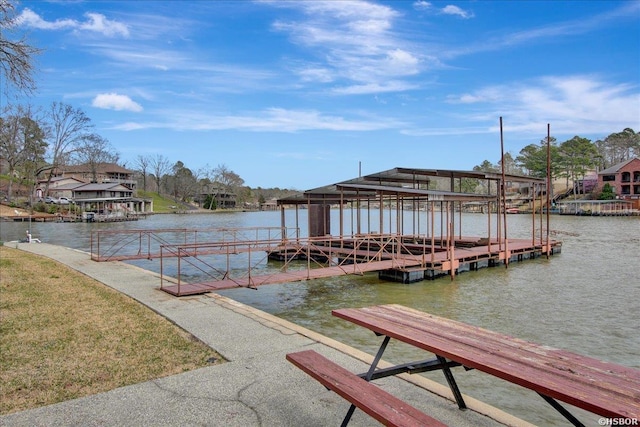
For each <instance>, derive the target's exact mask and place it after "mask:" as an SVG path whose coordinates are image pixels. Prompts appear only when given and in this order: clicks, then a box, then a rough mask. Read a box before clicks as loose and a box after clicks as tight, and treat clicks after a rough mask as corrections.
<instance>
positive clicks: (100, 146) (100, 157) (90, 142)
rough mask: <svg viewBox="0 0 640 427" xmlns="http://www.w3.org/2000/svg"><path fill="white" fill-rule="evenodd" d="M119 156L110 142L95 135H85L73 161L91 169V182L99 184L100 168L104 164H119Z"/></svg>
mask: <svg viewBox="0 0 640 427" xmlns="http://www.w3.org/2000/svg"><path fill="white" fill-rule="evenodd" d="M118 158H119V156H118V154H117V153H116V152H115V150H114V149H113V147H112V146H111V144H110V143H109V141H108V140H106V139H105V138H103V137H101V136H100V135H97V134H95V133H92V134H88V135H85V137H84V138H82V141H81V142H80V145H79V146H78V148H77V149H76V150H75V152H74V153H73V160H74V161H75V162H76V163H78V164H81V165H87V166H89V168H90V169H91V182H98V167H99V166H100V165H101V164H104V163H117V162H118Z"/></svg>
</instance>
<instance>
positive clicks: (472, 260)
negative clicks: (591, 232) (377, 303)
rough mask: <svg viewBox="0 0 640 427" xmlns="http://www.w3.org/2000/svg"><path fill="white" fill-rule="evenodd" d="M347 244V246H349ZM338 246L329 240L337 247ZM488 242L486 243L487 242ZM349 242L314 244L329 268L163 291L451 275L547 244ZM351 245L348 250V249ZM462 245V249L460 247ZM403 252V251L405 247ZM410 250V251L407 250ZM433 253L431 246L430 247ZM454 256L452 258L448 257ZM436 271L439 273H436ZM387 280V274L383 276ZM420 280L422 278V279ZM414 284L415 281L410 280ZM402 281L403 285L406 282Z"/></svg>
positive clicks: (554, 246)
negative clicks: (390, 247) (391, 274)
mask: <svg viewBox="0 0 640 427" xmlns="http://www.w3.org/2000/svg"><path fill="white" fill-rule="evenodd" d="M478 240H479V239H474V238H466V239H464V241H478ZM349 242H351V244H349ZM335 243H336V242H333V244H335ZM487 243H488V242H487ZM351 245H353V240H348V241H345V242H344V245H343V247H342V248H341V247H333V246H323V245H318V244H317V243H316V244H314V245H313V246H312V247H313V250H314V251H313V253H312V255H311V256H315V257H320V258H328V257H337V258H338V259H341V260H342V262H341V263H340V264H339V265H328V266H325V267H319V268H303V269H299V270H292V269H288V270H287V271H280V272H277V273H273V274H267V275H253V276H252V275H250V274H248V275H246V276H244V277H238V278H232V277H228V276H226V275H225V277H224V278H223V279H220V280H211V281H203V282H198V283H184V282H181V281H179V283H178V284H171V285H164V284H163V285H162V287H161V289H162V290H163V291H165V292H167V293H170V294H172V295H175V296H186V295H195V294H202V293H206V292H215V291H219V290H223V289H232V288H240V287H247V288H257V287H259V286H263V285H269V284H276V283H287V282H298V281H304V280H312V279H319V278H326V277H334V276H344V275H351V274H355V275H362V274H365V273H368V272H376V271H377V272H383V271H387V270H393V271H395V272H399V273H408V272H413V273H415V272H418V273H422V274H423V277H422V279H423V278H428V277H436V276H437V275H446V274H450V273H451V274H453V272H455V271H457V270H459V269H461V268H462V267H463V266H467V267H468V268H469V269H470V270H476V269H477V268H478V264H479V263H482V262H484V263H485V265H486V266H494V265H499V264H500V263H504V262H508V261H509V260H511V261H522V260H523V259H525V258H526V257H528V258H533V257H536V256H540V255H542V254H543V252H544V250H545V246H546V245H540V244H537V245H536V244H533V243H532V242H531V241H530V240H525V239H510V240H509V241H508V243H507V244H506V245H505V243H504V242H502V244H501V245H498V243H497V242H496V241H493V242H492V243H491V245H476V246H468V245H464V243H463V247H455V248H454V249H453V250H452V251H449V250H445V249H442V248H438V249H439V250H438V251H437V252H436V251H435V250H434V251H433V252H431V248H430V247H427V246H425V245H415V246H416V247H419V248H420V249H421V250H424V249H425V248H426V251H424V252H423V253H421V254H415V253H402V252H398V253H393V252H389V251H384V252H381V251H380V250H379V249H378V248H374V249H370V250H364V249H357V250H356V249H354V247H356V246H357V245H353V246H351ZM350 246H351V247H350ZM464 246H466V247H464ZM507 247H508V250H506V248H507ZM550 247H551V253H559V252H560V250H561V243H560V242H557V241H553V242H551V245H550ZM403 249H404V250H405V251H406V250H407V248H406V247H405V245H404V244H403ZM409 249H410V248H409ZM434 249H435V248H434ZM278 251H279V252H283V253H284V252H286V251H289V252H290V253H291V254H295V253H302V254H305V253H311V252H310V251H311V248H305V247H301V246H291V247H288V248H287V247H284V246H281V247H280V248H279V249H278ZM452 254H453V255H452ZM434 272H438V273H437V274H434ZM387 277H388V276H387ZM383 278H384V277H383ZM422 279H420V280H422ZM412 281H417V280H412ZM405 283H406V282H405Z"/></svg>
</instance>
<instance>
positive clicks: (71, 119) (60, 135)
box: [45, 102, 93, 194]
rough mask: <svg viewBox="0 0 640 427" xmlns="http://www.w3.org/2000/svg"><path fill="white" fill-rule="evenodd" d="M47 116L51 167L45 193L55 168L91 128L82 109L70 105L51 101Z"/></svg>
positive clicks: (70, 153)
mask: <svg viewBox="0 0 640 427" xmlns="http://www.w3.org/2000/svg"><path fill="white" fill-rule="evenodd" d="M48 118H49V121H50V127H51V129H50V138H49V155H48V157H49V159H50V163H51V168H50V169H49V173H48V175H47V183H46V185H45V194H46V193H47V192H48V191H49V184H50V183H51V178H52V177H53V174H54V172H55V169H56V168H59V167H60V166H62V165H63V164H64V162H65V161H67V160H68V159H69V158H70V156H71V155H72V154H73V153H74V152H75V151H76V150H77V149H78V148H79V147H80V146H81V144H82V142H83V141H85V140H86V139H87V137H88V135H91V131H92V130H93V124H91V119H89V117H87V115H86V114H85V113H84V112H83V111H82V110H80V109H77V108H73V107H72V106H71V105H67V104H63V103H59V102H54V103H52V104H51V109H50V111H49V117H48Z"/></svg>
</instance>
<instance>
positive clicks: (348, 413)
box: [341, 335, 390, 427]
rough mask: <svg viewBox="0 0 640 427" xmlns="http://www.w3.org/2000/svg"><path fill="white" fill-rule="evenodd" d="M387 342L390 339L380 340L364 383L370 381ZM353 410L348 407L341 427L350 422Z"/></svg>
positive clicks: (354, 407) (353, 407) (353, 408)
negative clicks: (380, 342)
mask: <svg viewBox="0 0 640 427" xmlns="http://www.w3.org/2000/svg"><path fill="white" fill-rule="evenodd" d="M389 340H390V337H388V336H386V335H385V337H384V339H383V340H382V344H380V348H379V349H378V352H377V353H376V356H375V357H374V358H373V362H371V366H370V367H369V370H368V371H367V375H366V376H365V377H364V380H365V381H371V377H373V373H374V372H375V370H376V368H377V367H378V363H379V362H380V359H382V354H383V353H384V351H385V350H386V349H387V344H389ZM355 410H356V405H353V404H352V405H351V406H350V407H349V410H348V411H347V415H345V417H344V420H342V424H341V427H346V425H347V424H349V421H350V420H351V416H352V415H353V412H354V411H355Z"/></svg>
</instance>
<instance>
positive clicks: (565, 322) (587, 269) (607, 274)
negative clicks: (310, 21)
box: [0, 212, 640, 426]
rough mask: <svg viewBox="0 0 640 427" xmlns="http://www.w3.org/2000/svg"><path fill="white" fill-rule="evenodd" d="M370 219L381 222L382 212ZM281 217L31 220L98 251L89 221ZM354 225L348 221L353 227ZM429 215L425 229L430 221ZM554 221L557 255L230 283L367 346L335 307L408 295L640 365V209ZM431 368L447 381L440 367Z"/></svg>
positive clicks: (485, 395)
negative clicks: (446, 272) (406, 281)
mask: <svg viewBox="0 0 640 427" xmlns="http://www.w3.org/2000/svg"><path fill="white" fill-rule="evenodd" d="M332 215H335V212H332ZM405 215H408V214H405ZM371 222H372V223H373V224H376V221H375V219H374V220H372V221H371ZM305 223H306V217H305V212H300V213H299V220H298V222H296V221H295V215H294V214H291V213H290V214H288V215H287V224H286V225H287V226H288V227H295V226H300V228H302V229H303V235H304V228H305V225H304V224H305ZM336 223H337V222H335V221H334V224H336ZM393 223H395V221H393V222H392V224H393ZM406 223H411V221H409V220H407V221H406V222H405V224H406ZM279 224H280V213H279V212H253V213H234V214H211V215H156V216H152V217H150V218H148V219H146V220H143V221H138V222H135V223H116V224H50V223H46V224H43V223H37V224H32V225H31V229H32V234H33V236H34V237H38V238H40V239H41V240H43V241H45V242H48V243H53V244H59V245H63V246H67V247H72V248H77V249H82V250H86V251H88V250H89V246H90V244H89V239H90V237H89V236H90V232H91V231H92V230H98V229H135V228H144V229H159V228H211V227H267V226H278V225H279ZM27 227H28V224H26V223H0V240H3V241H9V240H14V239H21V238H23V236H24V234H25V230H26V229H27ZM349 227H350V225H349V224H347V226H346V227H345V228H347V229H350V228H349ZM421 227H422V228H421V229H422V230H425V224H424V223H423V224H422V225H421ZM486 227H487V224H486V217H484V216H481V215H473V214H470V215H464V216H463V227H462V231H461V232H462V234H464V235H474V233H482V232H483V231H484V230H485V229H486ZM532 227H533V225H532V221H531V218H530V217H528V216H525V215H513V216H510V217H509V236H510V237H527V236H529V235H530V233H531V231H530V230H531V229H532ZM551 228H552V229H554V230H559V231H562V232H565V234H561V235H559V236H558V237H561V238H562V240H563V249H562V254H560V255H555V256H553V257H551V259H546V258H538V259H535V260H528V261H525V262H521V263H512V264H510V265H509V267H508V268H504V266H501V267H496V268H490V269H481V270H479V271H476V272H465V273H463V274H461V275H459V276H457V277H456V279H455V281H453V282H452V281H451V280H450V279H449V278H441V279H438V280H435V281H425V282H419V283H414V284H410V285H403V284H398V283H390V282H384V281H380V280H379V279H378V277H377V275H376V274H375V273H373V274H366V275H364V276H346V277H334V278H329V279H318V280H314V281H309V282H300V283H287V284H278V285H269V286H264V287H261V288H260V289H258V290H252V289H235V290H227V291H223V292H221V293H222V294H224V295H226V296H229V297H231V298H234V299H236V300H238V301H240V302H243V303H245V304H248V305H251V306H254V307H256V308H258V309H261V310H264V311H266V312H269V313H272V314H275V315H277V316H280V317H282V318H285V319H287V320H289V321H292V322H294V323H297V324H300V325H302V326H304V327H307V328H309V329H312V330H314V331H317V332H320V333H322V334H324V335H327V336H329V337H331V338H334V339H336V340H339V341H342V342H345V343H348V344H350V345H352V346H354V347H357V348H359V349H361V350H364V351H367V352H369V353H373V352H374V351H375V350H376V349H377V347H378V345H379V338H376V337H375V336H373V334H371V333H370V332H368V331H366V330H364V329H363V328H360V327H357V326H355V325H352V324H350V323H349V322H345V321H343V320H340V319H337V318H334V317H332V316H331V314H330V313H331V310H333V309H336V308H341V307H359V306H366V305H374V304H385V303H399V304H403V305H407V306H410V307H414V308H417V309H419V310H423V311H426V312H430V313H433V314H436V315H440V316H444V317H449V318H453V319H457V320H461V321H464V322H468V323H471V324H474V325H478V326H481V327H484V328H488V329H491V330H495V331H499V332H503V333H506V334H510V335H514V336H517V337H519V338H523V339H527V340H531V341H534V342H538V343H541V344H546V345H550V346H554V347H558V348H564V349H568V350H570V351H574V352H577V353H580V354H584V355H588V356H592V357H595V358H598V359H604V360H609V361H613V362H616V363H620V364H623V365H627V366H631V367H635V368H638V369H640V334H638V332H637V331H638V330H639V329H640V290H639V285H640V280H639V279H638V278H639V277H640V262H639V261H640V253H639V248H640V219H639V218H637V217H635V218H626V217H622V218H615V217H607V218H599V217H593V218H592V217H569V216H567V217H565V216H554V217H552V225H551ZM346 232H347V231H346ZM458 232H460V231H458ZM135 264H136V265H138V266H140V267H142V268H146V269H149V270H153V271H158V270H159V262H158V261H157V260H156V261H147V260H142V261H136V262H135ZM262 268H264V269H266V270H268V269H277V268H278V264H277V263H275V264H274V263H273V262H271V261H270V262H268V263H267V262H266V261H265V262H264V265H263V266H262ZM193 274H194V277H195V273H193ZM415 353H416V352H415V350H413V349H410V348H407V347H406V346H402V345H393V346H392V347H391V349H390V352H389V357H388V359H389V360H392V361H394V360H395V361H400V360H402V359H406V358H407V357H409V356H411V357H415V358H416V359H420V358H424V355H421V354H415ZM405 361H406V360H405ZM426 375H427V376H428V377H429V378H431V379H434V380H438V381H441V378H440V377H441V373H437V372H433V373H429V374H426ZM457 379H458V381H459V383H460V385H461V388H462V390H463V391H464V392H465V393H468V394H471V395H473V396H475V397H477V398H480V399H481V400H484V401H487V402H488V403H490V404H493V405H495V406H497V407H499V408H501V409H503V410H506V411H507V412H511V413H513V414H515V415H517V416H520V417H522V418H524V419H526V420H528V421H530V422H533V423H535V424H538V425H544V426H547V425H549V426H555V425H557V426H563V425H567V423H566V421H564V419H562V418H561V416H560V415H558V414H556V413H555V411H554V410H553V409H551V408H550V407H549V406H548V405H547V404H546V403H544V402H543V401H542V399H540V398H539V397H538V396H537V395H536V394H535V393H533V392H530V391H528V390H524V389H522V388H519V387H516V386H513V385H509V384H507V383H505V382H504V381H500V380H497V379H495V378H492V377H490V376H489V375H485V374H482V373H481V372H475V371H471V372H462V371H461V372H460V373H459V374H458V375H457ZM441 382H442V381H441ZM576 412H577V413H578V414H581V415H580V418H582V419H583V421H584V422H585V424H587V425H597V419H598V418H597V417H594V416H593V415H590V414H586V415H585V414H583V413H582V412H581V411H576Z"/></svg>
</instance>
